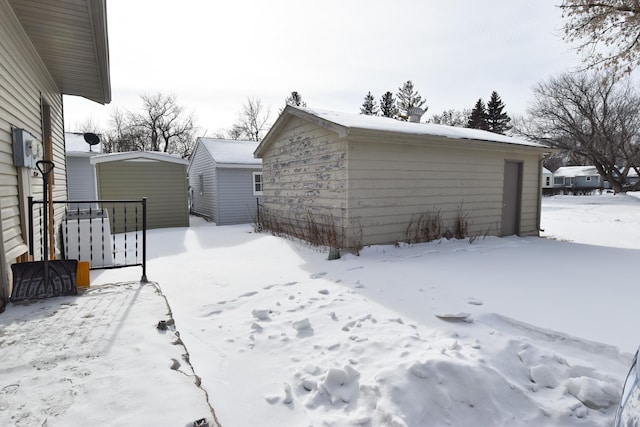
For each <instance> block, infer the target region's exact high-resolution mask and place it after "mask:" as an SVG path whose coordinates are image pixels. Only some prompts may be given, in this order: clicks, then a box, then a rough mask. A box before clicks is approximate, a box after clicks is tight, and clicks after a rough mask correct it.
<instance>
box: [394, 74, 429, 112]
mask: <svg viewBox="0 0 640 427" xmlns="http://www.w3.org/2000/svg"><path fill="white" fill-rule="evenodd" d="M396 98H397V99H398V101H397V104H398V119H400V120H405V121H406V120H408V119H409V109H410V108H412V107H419V108H423V109H424V112H425V113H426V112H427V110H428V109H429V107H423V106H424V104H426V103H427V100H426V99H422V96H420V94H418V91H417V90H413V82H412V81H411V80H407V81H406V82H405V83H404V85H403V86H402V87H401V88H399V89H398V93H397V94H396Z"/></svg>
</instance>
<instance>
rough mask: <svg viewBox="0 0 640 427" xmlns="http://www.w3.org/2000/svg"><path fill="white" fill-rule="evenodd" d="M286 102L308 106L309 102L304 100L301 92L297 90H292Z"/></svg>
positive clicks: (297, 105)
mask: <svg viewBox="0 0 640 427" xmlns="http://www.w3.org/2000/svg"><path fill="white" fill-rule="evenodd" d="M284 103H285V104H286V105H293V106H294V107H306V106H307V103H306V102H304V101H303V100H302V95H300V93H299V92H296V91H295V90H294V91H293V92H291V95H289V96H288V97H287V98H286V99H285V100H284Z"/></svg>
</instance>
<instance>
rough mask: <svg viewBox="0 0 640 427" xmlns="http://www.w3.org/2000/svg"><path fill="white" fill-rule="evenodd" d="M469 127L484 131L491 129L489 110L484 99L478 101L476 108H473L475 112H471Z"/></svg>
mask: <svg viewBox="0 0 640 427" xmlns="http://www.w3.org/2000/svg"><path fill="white" fill-rule="evenodd" d="M467 127H468V128H472V129H482V130H487V129H488V128H489V126H488V125H487V109H486V107H485V106H484V101H483V100H482V98H480V99H478V102H476V105H475V107H473V110H471V115H470V116H469V121H468V122H467Z"/></svg>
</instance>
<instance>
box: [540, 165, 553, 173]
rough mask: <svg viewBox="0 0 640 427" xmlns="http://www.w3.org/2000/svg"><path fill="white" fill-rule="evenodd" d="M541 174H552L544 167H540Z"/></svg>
mask: <svg viewBox="0 0 640 427" xmlns="http://www.w3.org/2000/svg"><path fill="white" fill-rule="evenodd" d="M542 173H544V174H548V175H551V174H552V173H553V172H551V171H550V170H549V169H547V168H545V167H544V166H543V167H542Z"/></svg>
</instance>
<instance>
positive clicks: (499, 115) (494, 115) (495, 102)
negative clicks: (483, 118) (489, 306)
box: [487, 90, 511, 135]
mask: <svg viewBox="0 0 640 427" xmlns="http://www.w3.org/2000/svg"><path fill="white" fill-rule="evenodd" d="M503 110H504V103H503V102H502V99H500V95H498V92H496V91H495V90H494V91H493V92H492V93H491V99H490V100H489V102H488V103H487V130H488V131H489V132H493V133H499V134H502V135H504V133H505V132H506V131H508V130H509V129H511V126H510V125H509V122H510V121H511V118H510V117H509V116H508V115H507V113H505V112H503Z"/></svg>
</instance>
